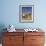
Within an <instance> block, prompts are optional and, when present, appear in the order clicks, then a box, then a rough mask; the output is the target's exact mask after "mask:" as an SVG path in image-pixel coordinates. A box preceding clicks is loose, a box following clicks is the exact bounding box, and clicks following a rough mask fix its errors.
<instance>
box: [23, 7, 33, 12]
mask: <svg viewBox="0 0 46 46" xmlns="http://www.w3.org/2000/svg"><path fill="white" fill-rule="evenodd" d="M22 12H23V13H24V12H32V7H22Z"/></svg>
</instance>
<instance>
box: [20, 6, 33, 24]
mask: <svg viewBox="0 0 46 46" xmlns="http://www.w3.org/2000/svg"><path fill="white" fill-rule="evenodd" d="M19 20H20V22H25V23H28V22H33V21H34V5H20V6H19Z"/></svg>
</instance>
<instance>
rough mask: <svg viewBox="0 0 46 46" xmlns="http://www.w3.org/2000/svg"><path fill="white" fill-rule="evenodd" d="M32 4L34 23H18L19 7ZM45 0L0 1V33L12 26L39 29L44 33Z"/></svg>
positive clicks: (45, 25) (45, 22) (45, 27)
mask: <svg viewBox="0 0 46 46" xmlns="http://www.w3.org/2000/svg"><path fill="white" fill-rule="evenodd" d="M21 4H23V5H25V4H26V5H27V4H29V5H31V4H34V23H20V22H19V5H21ZM45 4H46V0H0V31H1V29H2V27H3V28H4V27H6V26H8V25H9V24H13V25H14V26H15V27H16V28H36V27H40V28H42V29H43V30H44V31H45V32H46V21H45V20H46V5H45Z"/></svg>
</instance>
